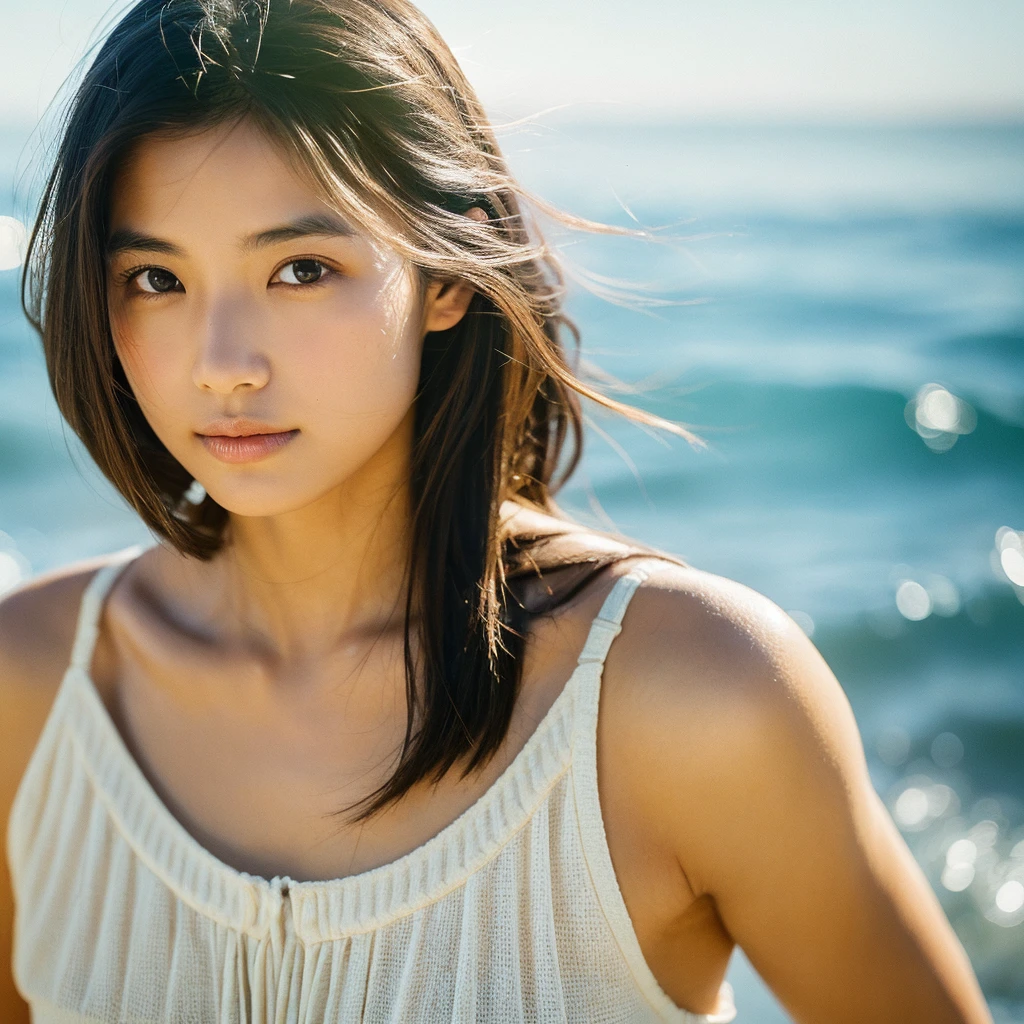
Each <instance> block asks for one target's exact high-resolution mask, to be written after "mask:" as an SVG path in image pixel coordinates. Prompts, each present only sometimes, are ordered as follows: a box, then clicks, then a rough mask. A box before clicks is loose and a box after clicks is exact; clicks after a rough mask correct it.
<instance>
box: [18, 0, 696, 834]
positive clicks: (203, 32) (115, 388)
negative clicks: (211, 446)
mask: <svg viewBox="0 0 1024 1024" xmlns="http://www.w3.org/2000/svg"><path fill="white" fill-rule="evenodd" d="M244 118H249V119H251V120H252V121H253V122H254V123H255V124H256V125H258V126H259V128H260V129H261V130H262V131H263V132H264V133H265V134H266V135H267V137H268V138H269V139H270V140H272V141H273V142H275V143H276V144H277V145H279V146H280V147H281V151H282V152H283V153H284V154H285V155H286V156H287V157H288V158H289V160H290V161H291V162H292V164H293V166H294V167H295V168H296V170H297V171H298V172H299V173H300V174H302V175H304V176H305V178H306V180H307V181H308V182H309V183H310V185H311V187H312V188H313V190H314V191H315V192H316V193H317V194H318V195H319V196H320V197H321V198H323V200H324V201H325V202H327V203H328V204H330V205H331V206H333V207H334V208H335V209H336V210H338V212H340V213H342V214H343V215H344V216H346V217H348V218H350V219H351V220H353V221H355V223H356V224H357V225H359V226H361V227H362V228H364V229H365V230H366V231H367V232H369V233H370V234H371V235H375V236H377V237H379V238H381V239H383V240H384V241H385V242H386V243H387V244H390V245H391V246H392V247H393V248H394V249H395V250H397V251H398V252H399V253H400V254H401V255H402V256H404V257H405V258H406V259H408V260H409V261H410V262H411V264H412V265H413V266H414V267H415V268H416V270H417V272H418V280H419V282H420V285H421V287H422V286H423V285H424V284H425V283H426V282H427V281H429V280H437V279H441V280H455V279H463V280H466V281H468V282H469V283H471V284H472V285H473V287H474V288H475V290H476V294H475V295H474V297H473V300H472V302H471V304H470V307H469V310H468V312H467V314H466V316H465V317H464V318H463V320H462V321H461V322H460V323H459V324H458V325H456V326H455V327H453V328H451V329H450V330H448V331H443V332H435V333H432V334H428V335H427V338H426V341H425V345H424V352H423V363H422V372H421V378H420V387H419V391H418V395H417V400H416V425H415V439H414V449H413V453H412V464H411V479H410V484H411V490H412V531H413V536H412V547H411V551H412V554H411V562H410V565H409V575H408V579H409V581H410V584H409V588H408V593H407V597H406V639H405V670H406V691H407V700H408V718H407V725H406V734H405V742H404V744H403V748H402V751H401V756H400V758H399V761H398V765H397V768H396V769H395V771H394V773H393V774H392V775H391V776H390V778H389V779H388V780H387V782H386V783H385V784H384V785H382V786H381V787H380V788H379V789H378V790H376V791H375V792H374V793H371V794H370V795H369V796H368V797H367V798H366V799H365V800H363V801H360V803H359V804H357V805H355V806H356V807H357V808H359V807H361V808H362V809H361V810H360V811H359V813H358V814H357V815H356V816H355V818H354V820H360V819H361V818H364V817H367V816H369V815H371V814H373V813H374V812H375V811H377V810H379V809H380V808H382V807H383V806H385V805H386V804H388V803H390V802H391V801H393V800H396V799H398V798H399V797H401V796H402V795H403V794H404V793H405V792H406V791H407V790H408V789H409V788H410V787H411V786H413V785H414V784H415V783H417V782H418V781H420V780H422V779H425V778H434V779H440V778H441V777H442V776H443V775H444V774H445V773H446V772H447V771H448V770H449V769H450V768H451V767H452V766H453V765H455V764H457V763H459V762H462V761H465V767H464V769H463V774H467V773H468V772H470V771H472V770H473V769H474V768H476V767H478V766H479V765H482V764H483V763H485V762H486V761H487V759H488V758H489V757H490V756H491V755H492V754H493V753H494V752H495V751H496V750H497V749H498V747H499V746H500V744H501V742H502V740H503V739H504V737H505V735H506V732H507V730H508V725H509V721H510V718H511V714H512V709H513V705H514V702H515V698H516V694H517V690H518V685H519V675H520V663H521V654H522V645H523V632H524V626H525V624H526V623H527V622H528V618H529V615H528V613H527V611H526V609H525V608H523V606H522V605H521V604H520V603H519V602H517V601H516V600H515V598H514V597H513V596H512V594H511V591H510V588H509V585H508V581H509V580H510V579H511V577H512V576H513V575H514V574H515V572H516V570H517V569H521V568H522V565H523V560H524V556H525V558H526V559H527V560H528V561H529V560H530V555H529V544H528V542H524V541H523V540H522V539H521V538H520V540H519V542H518V543H517V542H516V541H514V540H512V539H510V538H506V537H503V536H502V535H501V529H500V522H499V510H500V507H501V504H502V502H503V501H504V500H505V499H508V498H516V499H518V500H520V501H525V502H528V503H531V504H533V505H534V506H536V507H538V508H540V509H542V510H545V511H547V512H549V513H553V514H558V509H557V506H555V504H554V502H553V498H552V496H553V494H554V493H555V492H556V491H557V489H558V487H559V486H561V484H562V483H564V481H565V479H566V478H567V477H568V476H569V475H570V474H571V473H572V471H573V469H574V468H575V467H576V465H577V463H578V461H579V457H580V451H581V444H582V417H581V408H580V397H581V396H583V397H586V398H588V399H591V400H593V401H594V402H597V403H599V404H601V405H603V406H605V407H606V408H609V409H612V410H616V411H618V412H620V413H623V414H624V415H626V416H629V417H630V418H632V419H634V420H636V421H638V422H643V423H646V424H649V425H653V426H657V427H661V428H663V429H668V430H671V431H673V432H675V433H677V434H680V435H682V436H684V437H686V438H687V439H688V440H690V441H691V442H694V443H699V442H698V439H697V438H695V437H694V436H693V435H692V434H690V433H689V432H688V431H687V430H686V429H685V428H683V427H682V426H680V425H679V424H674V423H670V422H667V421H665V420H662V419H660V418H659V417H656V416H653V415H651V414H649V413H646V412H643V411H641V410H638V409H635V408H632V407H630V406H628V405H624V404H622V403H620V402H618V401H616V400H614V399H612V398H610V397H608V396H605V395H604V394H602V393H601V392H599V391H598V390H596V389H595V388H593V387H591V386H590V385H588V384H586V383H584V382H583V381H582V380H580V379H579V378H578V377H577V375H576V373H575V372H574V371H573V369H572V367H571V365H570V361H569V358H568V355H567V352H566V349H565V344H564V342H565V340H566V337H567V336H568V339H570V340H571V341H572V342H574V343H576V344H578V342H579V334H578V332H577V330H576V328H575V326H574V325H573V324H572V322H571V321H570V320H569V319H568V318H567V317H566V316H565V315H564V313H563V311H562V299H563V294H564V287H563V275H562V272H561V269H560V267H559V264H558V262H557V259H556V257H555V255H554V254H553V252H552V251H551V250H550V249H549V248H548V247H547V246H546V245H545V243H544V241H543V239H542V238H541V235H540V232H539V230H538V228H537V225H536V223H535V220H534V219H533V217H532V216H531V215H530V213H529V208H530V206H531V205H533V206H534V207H535V208H538V209H542V210H544V212H546V213H547V214H548V215H550V216H552V217H555V218H557V219H559V220H560V221H562V222H563V223H565V224H567V225H569V226H573V227H576V228H581V229H583V230H588V231H599V232H605V233H612V234H637V233H638V232H636V231H633V230H631V229H624V228H616V227H611V226H607V225H602V224H597V223H594V222H591V221H586V220H583V219H581V218H577V217H572V216H570V215H568V214H563V213H560V212H559V211H557V210H553V209H552V208H551V207H549V206H548V205H547V204H545V203H543V202H542V201H540V200H538V199H537V198H536V197H533V196H531V195H530V194H528V193H527V192H525V190H524V189H523V188H522V187H521V186H520V185H519V184H518V183H517V182H516V181H515V179H514V178H513V177H512V176H511V175H510V173H509V171H508V168H507V167H506V164H505V161H504V159H503V157H502V155H501V153H500V151H499V148H498V144H497V141H496V139H495V136H494V133H493V131H492V128H491V127H490V125H489V123H488V120H487V117H486V115H485V113H484V110H483V107H482V106H481V104H480V102H479V100H478V99H477V97H476V95H475V93H474V91H473V89H472V87H471V86H470V84H469V82H468V81H467V80H466V78H465V77H464V75H463V73H462V71H461V69H460V68H459V66H458V64H457V62H456V60H455V58H454V57H453V55H452V54H451V52H450V50H449V49H448V47H447V46H446V44H445V43H444V41H443V40H442V39H441V38H440V36H439V35H438V33H437V31H436V30H435V28H434V27H433V25H432V24H431V23H430V21H429V20H428V19H427V18H426V17H424V15H423V14H422V13H420V11H418V10H417V9H416V8H415V7H414V6H413V5H412V4H411V3H409V2H407V0H139V2H138V3H137V4H135V5H134V6H133V7H132V8H131V9H130V10H129V11H128V12H127V13H126V14H125V15H124V16H123V17H122V19H121V20H120V21H119V22H118V24H117V25H116V26H115V27H114V29H113V31H112V32H111V33H110V34H109V36H108V37H107V39H106V41H105V42H104V44H103V45H102V47H101V48H100V51H99V53H98V55H97V56H96V58H95V60H94V61H93V63H92V65H91V66H90V68H89V70H88V72H87V73H86V75H85V77H84V79H83V80H82V82H81V85H80V86H79V87H78V89H77V90H76V92H75V94H74V96H73V97H72V102H71V104H70V106H69V108H68V111H67V113H66V115H65V120H64V122H63V123H62V129H61V138H60V144H59V147H58V150H57V154H56V159H55V162H54V166H53V169H52V171H51V173H50V175H49V177H48V180H47V183H46V187H45V189H44V192H43V198H42V201H41V206H40V211H39V215H38V217H37V220H36V223H35V225H34V228H33V231H32V235H31V239H30V243H29V253H28V259H27V261H26V266H25V271H24V275H23V278H22V305H23V308H24V309H25V312H26V315H27V316H28V318H29V320H30V322H31V323H32V324H33V326H34V327H35V328H36V330H37V331H38V332H39V333H40V335H41V338H42V341H43V346H44V349H45V354H46V362H47V367H48V371H49V376H50V382H51V386H52V388H53V393H54V395H55V397H56V400H57V404H58V406H59V408H60V410H61V412H62V414H63V415H64V417H65V418H66V420H67V421H68V423H69V424H70V426H71V427H72V428H73V429H74V431H75V433H76V434H77V435H78V436H79V437H80V438H81V440H82V441H83V443H84V444H85V447H86V448H87V450H88V451H89V453H90V454H91V455H92V457H93V459H95V461H96V463H97V464H98V465H99V467H100V468H101V470H102V471H103V472H104V473H105V475H106V476H107V477H108V478H109V479H110V481H111V482H112V483H113V485H114V486H115V487H116V488H117V489H118V490H119V491H120V492H121V494H122V495H124V497H125V499H126V500H127V501H128V502H129V503H130V504H131V506H132V507H133V508H134V509H135V510H136V511H137V512H138V514H139V515H140V516H141V517H142V519H143V520H144V521H145V523H146V524H147V525H148V526H149V527H150V528H151V529H152V530H154V531H155V532H156V533H157V534H158V535H159V536H161V537H163V538H164V539H166V540H167V541H168V542H169V543H171V544H172V545H173V546H174V547H175V548H176V549H178V550H179V551H181V552H183V553H185V554H188V555H191V556H194V557H197V558H202V559H208V558H210V557H212V556H213V554H214V553H215V552H216V551H217V550H218V549H219V548H220V547H221V545H222V544H223V543H224V540H225V528H226V526H227V524H228V514H227V512H226V511H225V510H224V509H223V508H221V507H220V506H218V505H217V504H216V503H215V502H214V501H213V499H212V498H210V497H206V498H205V500H203V501H202V502H201V503H200V504H199V505H198V506H194V505H192V504H190V503H189V502H187V501H184V500H183V494H184V492H185V491H186V489H187V488H188V486H189V484H190V483H191V477H190V475H189V474H188V473H187V472H186V471H185V470H184V469H183V467H182V466H181V465H180V464H179V463H178V462H177V460H176V459H174V458H173V457H172V456H171V455H170V453H169V452H168V451H167V449H166V448H165V447H164V446H163V444H162V443H161V442H160V441H159V440H158V439H157V437H156V435H155V434H154V432H153V431H152V429H151V428H150V427H149V425H148V423H147V422H146V420H145V418H144V417H143V415H142V413H141V410H140V408H139V406H138V404H137V402H136V400H135V397H134V395H133V394H132V391H131V388H130V387H129V385H128V382H127V379H126V377H125V374H124V371H123V369H122V367H121V365H120V362H119V360H118V358H117V355H116V353H115V350H114V346H113V340H112V337H111V331H110V325H109V319H108V310H107V302H106V270H105V263H106V260H105V245H106V238H107V233H108V230H109V225H108V212H109V200H110V189H111V185H112V182H113V180H114V178H115V175H116V173H117V170H118V167H119V166H120V165H121V164H122V163H123V161H124V159H125V158H126V156H127V155H128V154H129V152H130V150H131V148H132V146H133V145H134V144H136V143H137V142H138V141H139V140H140V139H141V138H143V137H146V136H154V137H165V138H166V137H180V136H187V135H192V134H195V133H198V132H200V131H202V130H204V129H207V128H212V127H215V126H219V125H223V124H228V123H232V122H234V121H236V120H240V119H244ZM474 206H479V207H481V208H483V209H484V210H485V211H486V213H487V214H488V219H487V221H476V220H473V219H472V218H469V217H466V216H464V214H465V212H466V211H467V210H469V209H470V208H471V207H474ZM556 474H557V477H556ZM605 561H607V559H606V560H605ZM414 612H415V615H416V622H417V627H416V628H417V631H418V632H417V635H416V639H417V640H418V645H417V653H416V655H415V656H414V653H413V652H414V645H413V643H412V637H411V632H410V631H411V625H410V624H411V622H412V621H413V616H414Z"/></svg>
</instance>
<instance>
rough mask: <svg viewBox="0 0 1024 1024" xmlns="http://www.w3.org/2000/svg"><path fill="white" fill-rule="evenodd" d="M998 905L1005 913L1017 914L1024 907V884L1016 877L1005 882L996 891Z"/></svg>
mask: <svg viewBox="0 0 1024 1024" xmlns="http://www.w3.org/2000/svg"><path fill="white" fill-rule="evenodd" d="M996 906H997V907H998V908H999V909H1000V910H1001V911H1002V912H1003V913H1004V914H1016V913H1017V911H1018V910H1020V909H1021V907H1024V885H1022V884H1021V883H1020V882H1018V881H1017V880H1016V879H1015V878H1013V879H1010V881H1009V882H1004V883H1003V884H1002V885H1001V886H1000V887H999V891H998V892H997V893H996Z"/></svg>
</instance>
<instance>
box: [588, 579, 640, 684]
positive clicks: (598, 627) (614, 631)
mask: <svg viewBox="0 0 1024 1024" xmlns="http://www.w3.org/2000/svg"><path fill="white" fill-rule="evenodd" d="M648 576H650V572H649V571H648V570H647V569H645V568H644V567H643V564H640V565H638V566H635V567H634V568H632V569H630V571H629V572H627V573H626V574H625V575H624V576H620V577H619V578H618V579H617V580H616V581H615V586H614V587H612V589H611V591H610V592H609V594H608V596H607V597H606V598H605V599H604V604H603V605H601V610H600V611H599V612H598V613H597V616H596V617H595V618H594V621H593V622H592V623H591V626H590V632H589V633H588V634H587V642H586V643H585V644H584V645H583V650H582V651H581V652H580V657H579V661H578V662H577V664H580V665H583V664H585V663H587V662H590V663H595V662H596V663H597V664H598V665H603V664H604V659H605V658H607V657H608V651H609V650H610V649H611V646H612V641H613V640H614V639H615V638H616V637H617V636H618V635H619V633H621V632H622V617H623V616H624V615H625V614H626V608H627V607H628V606H629V602H630V601H631V600H632V598H633V595H634V594H635V593H636V589H637V587H639V586H640V584H641V583H643V581H644V580H645V579H647V577H648Z"/></svg>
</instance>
